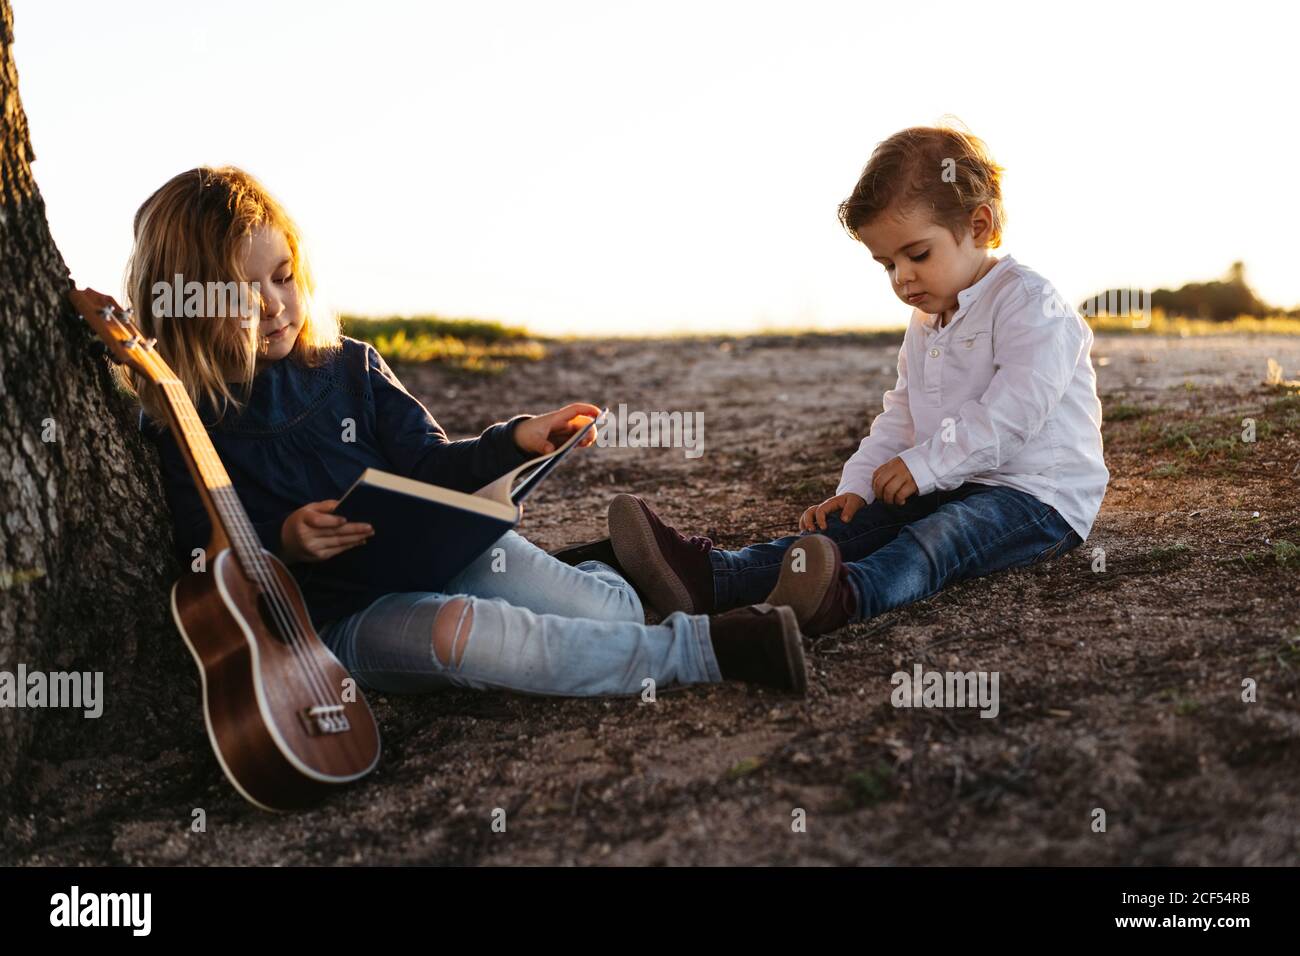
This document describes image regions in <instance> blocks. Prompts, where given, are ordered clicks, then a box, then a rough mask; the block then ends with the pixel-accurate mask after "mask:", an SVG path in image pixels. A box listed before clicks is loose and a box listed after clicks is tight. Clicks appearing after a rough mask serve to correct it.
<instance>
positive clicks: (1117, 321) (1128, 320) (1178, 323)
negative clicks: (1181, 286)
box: [1087, 309, 1300, 337]
mask: <svg viewBox="0 0 1300 956" xmlns="http://www.w3.org/2000/svg"><path fill="white" fill-rule="evenodd" d="M1087 321H1088V324H1089V325H1090V326H1092V330H1093V331H1094V332H1121V333H1132V334H1134V335H1178V336H1183V337H1188V336H1202V335H1300V318H1292V317H1291V316H1288V315H1273V316H1266V317H1264V318H1257V317H1256V316H1253V315H1239V316H1237V318H1235V319H1231V320H1229V321H1226V322H1213V321H1211V320H1209V319H1184V318H1176V317H1173V316H1167V315H1165V314H1164V313H1163V312H1161V311H1160V310H1159V309H1156V310H1153V312H1152V315H1151V319H1150V324H1143V323H1145V321H1146V320H1145V319H1144V318H1142V317H1141V316H1128V315H1101V316H1096V317H1095V318H1091V319H1088V320H1087Z"/></svg>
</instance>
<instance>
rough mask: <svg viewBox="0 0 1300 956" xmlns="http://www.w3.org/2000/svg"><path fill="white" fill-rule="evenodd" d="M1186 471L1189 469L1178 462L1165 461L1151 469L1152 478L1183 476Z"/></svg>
mask: <svg viewBox="0 0 1300 956" xmlns="http://www.w3.org/2000/svg"><path fill="white" fill-rule="evenodd" d="M1186 473H1187V469H1186V468H1184V467H1183V466H1182V465H1180V464H1178V462H1165V463H1164V464H1161V465H1156V466H1155V467H1154V468H1152V469H1151V471H1150V475H1151V477H1152V478H1181V477H1183V475H1184V474H1186Z"/></svg>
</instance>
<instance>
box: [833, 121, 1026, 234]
mask: <svg viewBox="0 0 1300 956" xmlns="http://www.w3.org/2000/svg"><path fill="white" fill-rule="evenodd" d="M1003 172H1004V170H1003V168H1002V167H1001V166H999V165H998V164H997V163H995V162H994V161H993V157H992V156H990V155H989V150H988V146H986V145H985V143H984V141H983V140H982V139H980V138H979V137H978V136H975V135H973V134H971V133H968V132H964V131H962V130H959V129H955V128H953V127H951V126H913V127H910V128H909V129H905V130H902V131H900V132H898V133H895V134H894V135H893V136H891V137H889V139H887V140H885V141H884V142H883V143H880V144H879V145H878V146H877V147H876V148H875V151H874V152H872V154H871V159H870V160H869V161H868V162H867V165H866V168H865V169H863V170H862V175H861V176H860V177H859V178H858V182H857V185H855V186H854V187H853V192H852V193H851V194H850V195H849V198H848V199H846V200H844V202H842V203H840V208H839V216H840V224H841V225H842V226H843V227H844V229H845V230H846V231H847V232H848V234H849V235H851V236H852V237H853V238H854V239H859V240H860V239H861V237H860V236H859V235H858V230H859V229H860V228H861V227H862V226H864V225H866V224H868V223H870V222H871V221H872V220H873V219H875V218H876V217H877V216H879V215H881V214H882V213H884V212H886V211H887V210H890V209H893V210H896V211H905V212H910V211H912V210H914V209H918V208H919V209H921V210H923V211H925V212H926V213H927V214H928V215H929V216H930V218H931V220H932V221H933V222H935V223H936V224H938V225H940V226H943V227H945V228H946V229H947V230H948V231H949V232H951V233H952V236H953V238H954V239H956V240H957V241H958V242H960V241H961V239H962V237H963V236H964V235H965V234H966V233H967V232H968V231H969V230H970V214H971V213H973V212H974V211H975V210H976V209H978V208H979V207H980V206H983V205H987V206H988V207H989V209H990V210H991V212H992V229H991V230H990V233H989V239H988V247H989V248H990V249H996V248H997V247H998V246H1000V245H1002V228H1003V226H1004V225H1005V224H1006V211H1005V210H1004V209H1003V208H1002V184H1001V179H1002V173H1003Z"/></svg>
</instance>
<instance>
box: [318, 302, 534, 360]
mask: <svg viewBox="0 0 1300 956" xmlns="http://www.w3.org/2000/svg"><path fill="white" fill-rule="evenodd" d="M342 321H343V331H344V333H345V334H347V335H350V336H352V337H353V338H357V339H361V340H362V341H365V342H369V343H370V344H371V345H373V346H374V347H375V348H376V349H378V350H379V353H380V354H381V355H383V356H384V358H385V359H387V360H388V361H390V362H439V363H442V364H444V365H447V366H448V367H450V368H455V369H460V370H462V371H465V372H473V373H479V374H496V373H498V372H501V371H503V370H504V369H505V368H506V366H507V365H509V364H510V363H511V362H518V361H527V362H535V361H537V360H539V359H542V358H545V357H546V348H545V347H544V346H543V345H542V343H541V342H539V341H537V340H535V339H533V338H532V337H530V336H529V334H528V331H527V330H526V329H523V328H520V327H517V326H508V325H502V324H501V323H500V322H486V321H481V320H478V319H440V318H437V317H436V316H419V317H416V318H410V319H402V318H389V319H364V318H357V317H355V316H345V317H344V318H343V320H342Z"/></svg>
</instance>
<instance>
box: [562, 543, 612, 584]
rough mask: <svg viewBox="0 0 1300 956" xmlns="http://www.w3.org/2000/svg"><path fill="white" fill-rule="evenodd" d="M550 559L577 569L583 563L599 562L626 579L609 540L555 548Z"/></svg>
mask: <svg viewBox="0 0 1300 956" xmlns="http://www.w3.org/2000/svg"><path fill="white" fill-rule="evenodd" d="M549 553H550V555H551V557H553V558H559V559H560V560H561V561H563V562H564V563H565V564H568V565H572V566H573V567H577V566H578V565H579V564H582V562H583V561H600V562H601V563H602V564H608V565H609V566H610V567H611V568H613V569H614V570H615V571H617V572H618V574H619V577H623V578H626V577H627V575H626V574H624V573H623V566H622V565H621V564H620V563H619V561H618V555H616V554H615V553H614V545H613V544H612V543H611V542H610V540H609V538H601V539H600V540H598V541H587V542H585V543H583V544H571V545H569V546H567V547H564V548H556V549H555V550H554V551H551V552H549Z"/></svg>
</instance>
